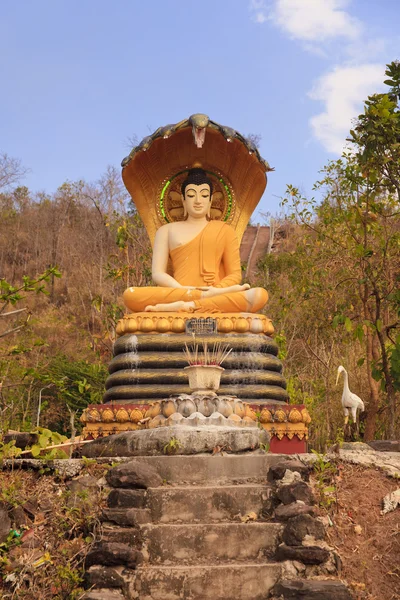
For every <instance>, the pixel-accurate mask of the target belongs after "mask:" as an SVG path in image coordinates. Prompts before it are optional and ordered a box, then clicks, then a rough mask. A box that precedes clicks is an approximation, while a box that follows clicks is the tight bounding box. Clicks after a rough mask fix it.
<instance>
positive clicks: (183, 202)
mask: <svg viewBox="0 0 400 600" xmlns="http://www.w3.org/2000/svg"><path fill="white" fill-rule="evenodd" d="M181 199H182V205H183V220H186V219H187V216H188V214H187V208H186V202H185V197H184V195H183V194H181Z"/></svg>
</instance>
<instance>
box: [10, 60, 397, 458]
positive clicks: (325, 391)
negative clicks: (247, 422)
mask: <svg viewBox="0 0 400 600" xmlns="http://www.w3.org/2000/svg"><path fill="white" fill-rule="evenodd" d="M387 77H388V79H387V80H386V81H385V83H386V84H387V86H388V92H387V93H386V94H376V95H373V96H371V97H369V98H368V100H367V101H366V104H365V111H364V113H363V114H362V115H360V117H359V118H358V120H357V123H356V124H355V126H354V129H353V130H352V131H351V132H350V140H351V142H352V145H351V147H350V149H349V150H348V152H346V153H345V154H344V155H343V156H342V158H341V159H340V160H338V161H336V162H331V163H329V164H328V165H327V166H326V167H325V168H324V169H323V170H322V174H321V178H320V180H319V181H318V182H317V183H316V186H315V187H316V190H317V191H318V200H317V199H313V198H312V199H309V198H303V197H302V195H301V193H300V191H299V190H298V189H296V188H295V187H293V186H288V189H287V193H286V196H285V198H284V201H283V208H282V211H283V212H282V215H281V216H278V217H275V221H277V222H278V226H279V229H280V231H281V233H283V236H284V239H283V241H282V242H281V243H280V245H279V248H278V249H275V251H274V249H272V251H271V252H270V253H268V254H267V255H266V256H265V257H264V258H262V259H261V261H260V262H259V268H258V274H257V276H255V277H254V278H253V279H254V281H251V283H253V284H256V283H257V284H261V285H263V286H264V287H265V288H267V289H268V290H269V292H270V298H271V299H270V303H269V305H268V306H267V308H266V309H265V310H266V312H267V314H268V315H269V316H271V317H272V318H273V320H274V323H275V325H276V329H277V338H276V339H277V341H278V342H279V344H280V348H281V357H282V358H283V359H285V375H286V377H287V379H288V384H289V392H290V397H291V402H293V403H305V404H306V405H307V407H308V408H309V410H310V412H311V415H312V419H313V427H312V443H313V445H314V446H315V447H317V448H319V449H322V448H323V447H324V446H325V445H326V444H327V443H331V442H335V441H339V440H340V439H342V437H343V415H342V409H341V406H340V396H341V388H339V387H336V386H335V378H336V371H337V367H338V366H339V365H340V364H342V365H344V366H345V367H346V369H347V370H348V371H349V374H350V387H351V389H352V391H353V392H355V393H356V394H357V395H359V396H360V397H361V398H362V399H363V400H364V402H365V404H366V413H365V415H364V420H363V421H362V423H361V429H360V436H364V437H365V438H366V439H372V438H374V437H378V438H379V437H381V438H384V437H388V438H395V437H396V435H398V434H399V391H400V331H399V325H400V321H399V314H400V291H399V280H400V226H399V214H400V141H399V140H400V112H399V99H400V66H399V64H398V63H392V64H390V65H388V68H387ZM23 175H24V169H23V167H22V166H21V164H20V162H19V161H18V160H17V159H15V158H11V157H9V156H7V154H2V155H1V156H0V229H1V236H0V277H1V280H0V285H1V289H0V292H1V294H0V411H1V412H0V428H1V429H2V430H7V429H22V430H29V429H32V428H34V427H35V426H36V425H37V423H40V425H41V426H46V427H49V428H51V429H55V430H58V431H61V432H71V429H74V428H75V427H78V425H77V423H76V420H75V415H76V414H78V415H79V413H80V411H81V410H82V409H83V408H84V407H85V406H86V405H87V404H89V403H92V402H100V401H101V399H102V393H103V386H104V380H105V377H106V366H107V363H108V361H109V360H110V357H111V347H112V343H113V340H114V335H115V334H114V327H115V323H116V321H117V320H118V318H119V317H120V316H121V315H122V313H123V306H122V302H121V293H122V291H123V290H124V288H125V287H127V286H128V285H148V284H150V282H151V249H150V244H149V241H148V238H147V234H146V232H145V230H144V227H143V224H142V222H141V220H140V218H139V217H138V215H137V213H136V212H135V209H134V207H133V205H132V204H131V202H130V200H129V198H128V196H127V193H126V191H125V189H124V187H123V185H122V181H121V177H120V174H119V172H118V171H117V170H116V169H114V168H111V167H110V168H108V169H107V170H106V172H105V174H104V175H103V177H102V178H101V179H100V180H99V181H98V182H95V183H87V182H84V181H78V182H65V183H63V184H62V185H60V187H59V188H58V190H57V191H56V192H55V193H54V194H52V195H47V194H43V193H37V192H33V191H31V190H29V189H27V188H26V187H24V186H22V185H21V182H22V181H23Z"/></svg>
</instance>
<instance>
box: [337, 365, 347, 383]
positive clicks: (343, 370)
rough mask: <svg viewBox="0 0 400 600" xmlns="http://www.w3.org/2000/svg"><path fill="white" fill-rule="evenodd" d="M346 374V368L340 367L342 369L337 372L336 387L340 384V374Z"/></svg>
mask: <svg viewBox="0 0 400 600" xmlns="http://www.w3.org/2000/svg"><path fill="white" fill-rule="evenodd" d="M345 372H346V369H345V368H344V367H342V365H340V367H338V370H337V377H336V385H337V384H338V381H339V377H340V373H345Z"/></svg>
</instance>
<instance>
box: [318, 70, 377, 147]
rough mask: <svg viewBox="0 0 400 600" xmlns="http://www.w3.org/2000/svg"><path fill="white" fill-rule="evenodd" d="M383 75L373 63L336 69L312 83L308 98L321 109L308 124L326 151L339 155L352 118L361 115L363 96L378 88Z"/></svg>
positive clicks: (364, 97)
mask: <svg viewBox="0 0 400 600" xmlns="http://www.w3.org/2000/svg"><path fill="white" fill-rule="evenodd" d="M384 72H385V67H384V65H381V64H376V63H369V64H363V65H358V66H337V67H335V68H334V69H333V70H332V71H330V72H329V73H327V74H325V75H322V77H320V78H319V79H318V81H317V82H316V83H315V85H314V87H313V89H312V90H311V91H310V92H309V94H308V95H309V97H310V98H312V100H319V101H321V102H323V103H324V104H325V108H324V111H323V112H322V113H320V114H318V115H315V116H314V117H312V118H311V119H310V125H311V129H312V131H313V134H314V136H315V137H316V138H317V139H318V140H319V141H320V142H321V144H322V145H323V146H324V148H325V149H326V150H328V152H333V153H335V154H341V152H342V151H343V148H344V145H345V139H346V136H347V135H348V132H349V130H350V129H351V122H352V119H354V118H355V117H357V116H358V115H359V114H360V112H362V107H363V102H364V100H365V99H366V98H367V96H368V95H370V94H372V93H375V92H376V91H377V90H378V89H379V88H380V87H382V85H383V84H382V80H383V76H384Z"/></svg>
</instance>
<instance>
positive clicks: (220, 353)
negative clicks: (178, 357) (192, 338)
mask: <svg viewBox="0 0 400 600" xmlns="http://www.w3.org/2000/svg"><path fill="white" fill-rule="evenodd" d="M199 346H200V345H199V344H194V345H193V346H192V348H189V347H188V345H187V344H186V343H185V348H184V350H183V353H184V355H185V359H186V361H187V363H188V364H189V365H191V366H192V365H206V366H207V365H208V366H210V365H215V366H221V365H222V363H223V362H224V361H225V360H226V358H227V357H228V356H229V354H230V353H231V352H232V350H233V348H229V345H228V344H223V343H222V342H216V343H215V344H214V345H213V347H212V348H211V349H210V348H209V347H208V342H204V343H203V344H202V346H203V348H202V350H203V351H202V353H201V352H199Z"/></svg>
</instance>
